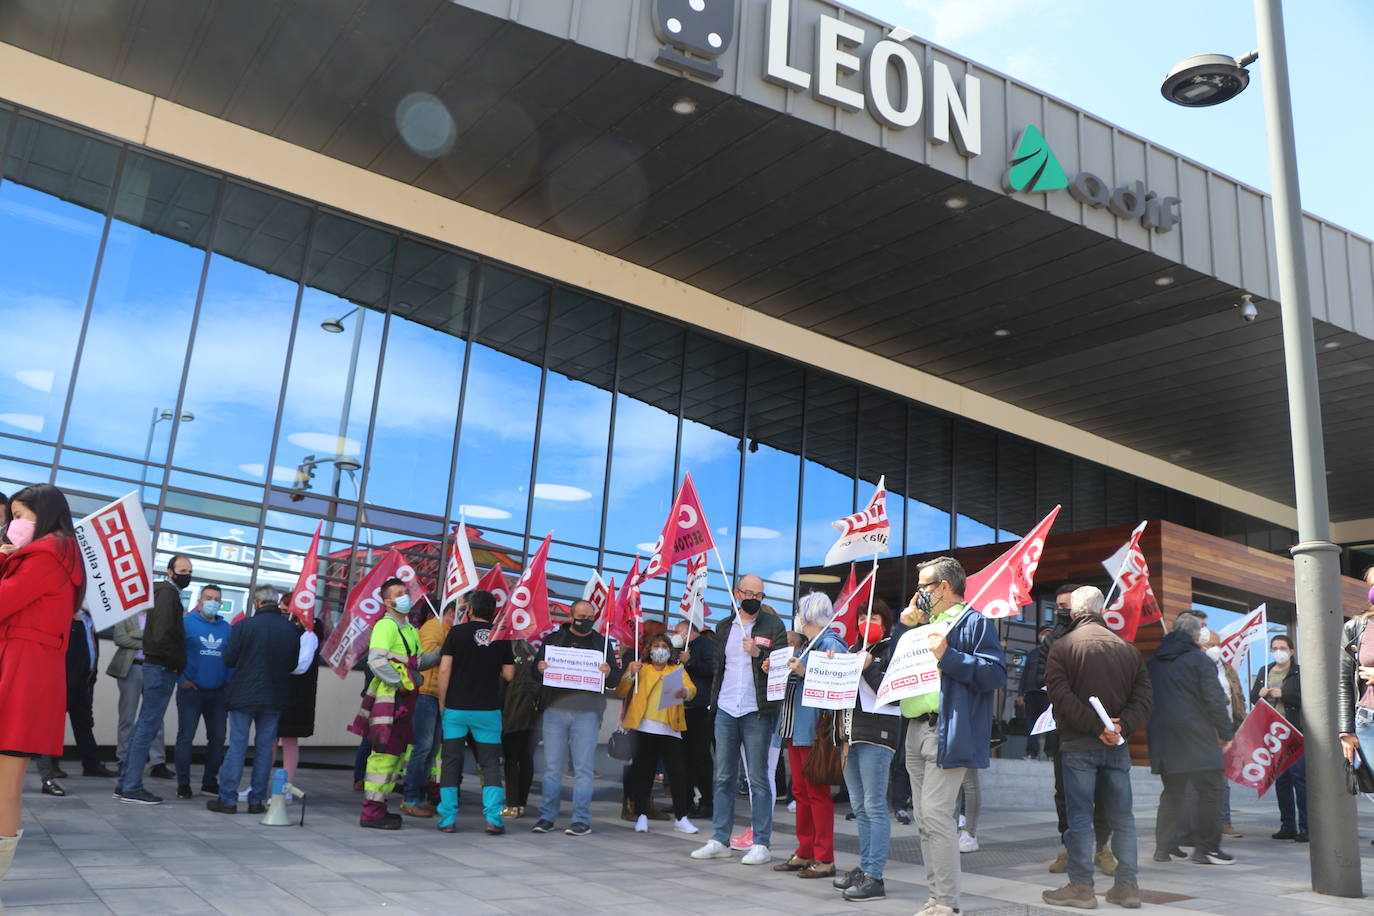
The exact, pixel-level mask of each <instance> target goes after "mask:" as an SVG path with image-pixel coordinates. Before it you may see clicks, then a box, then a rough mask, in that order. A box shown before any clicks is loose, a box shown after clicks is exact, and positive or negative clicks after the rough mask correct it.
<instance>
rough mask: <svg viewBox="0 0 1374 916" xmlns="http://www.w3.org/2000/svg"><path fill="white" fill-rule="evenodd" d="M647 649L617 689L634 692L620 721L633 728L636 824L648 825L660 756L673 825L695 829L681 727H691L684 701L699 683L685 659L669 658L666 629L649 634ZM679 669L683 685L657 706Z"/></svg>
mask: <svg viewBox="0 0 1374 916" xmlns="http://www.w3.org/2000/svg"><path fill="white" fill-rule="evenodd" d="M645 655H646V656H647V657H648V659H649V661H648V662H647V663H646V662H643V661H636V662H631V663H630V667H629V669H628V671H627V672H626V674H627V675H628V676H627V677H624V678H621V681H620V684H619V685H618V686H617V687H616V693H618V694H620V696H622V697H626V696H628V697H629V698H630V702H629V703H627V704H626V706H625V715H624V716H623V717H622V718H621V722H620V724H621V726H622V727H624V728H625V729H626V730H627V731H632V732H634V733H635V755H634V759H633V760H632V761H630V775H629V784H630V786H629V788H630V798H631V799H632V800H633V801H634V803H635V806H636V810H637V811H639V812H641V813H640V815H639V820H637V821H636V822H635V830H636V831H638V832H640V833H647V832H648V830H649V818H648V816H647V815H645V814H644V813H643V812H646V811H648V810H649V797H650V795H651V792H652V789H653V785H654V774H655V773H657V772H658V765H659V763H660V762H661V763H662V764H663V774H664V776H666V777H667V779H668V783H669V787H670V788H671V789H672V793H673V821H674V824H673V828H674V829H675V830H678V831H680V832H682V833H696V832H697V828H696V825H694V824H693V823H692V822H691V821H689V820H688V819H687V811H688V809H690V808H691V807H692V802H691V792H692V786H691V783H690V782H688V781H687V755H686V752H685V751H683V749H682V733H683V732H684V731H686V730H687V715H686V713H685V712H683V708H682V703H683V701H684V700H690V699H691V698H692V697H694V696H696V692H697V688H696V685H695V684H693V683H692V679H691V677H690V676H688V674H687V670H686V669H685V668H684V667H683V666H682V665H674V664H669V662H670V660H671V659H672V657H673V644H672V642H670V641H669V640H668V637H667V636H666V635H664V634H662V633H660V634H659V635H657V636H655V637H653V638H652V639H650V640H649V644H648V645H647V646H646V647H645ZM679 671H680V672H681V673H682V686H681V687H680V688H676V694H677V695H676V696H675V697H672V698H671V703H672V705H670V706H668V708H667V709H659V706H661V705H662V703H661V702H660V700H661V698H662V696H663V685H664V682H665V679H666V678H667V677H668V676H669V675H671V674H673V673H674V672H679Z"/></svg>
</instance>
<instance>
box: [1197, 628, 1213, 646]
mask: <svg viewBox="0 0 1374 916" xmlns="http://www.w3.org/2000/svg"><path fill="white" fill-rule="evenodd" d="M1197 641H1198V644H1199V645H1201V644H1204V643H1209V642H1211V641H1212V631H1211V630H1209V629H1207V628H1206V627H1203V628H1202V631H1201V632H1200V633H1198V634H1197Z"/></svg>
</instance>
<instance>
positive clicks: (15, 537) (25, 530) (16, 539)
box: [5, 518, 33, 547]
mask: <svg viewBox="0 0 1374 916" xmlns="http://www.w3.org/2000/svg"><path fill="white" fill-rule="evenodd" d="M5 537H7V538H9V542H10V543H11V544H13V545H14V546H15V547H27V546H28V545H29V543H30V542H31V541H32V540H33V522H32V521H30V520H29V519H27V518H16V519H14V520H12V521H11V522H10V524H9V527H8V528H6V529H5Z"/></svg>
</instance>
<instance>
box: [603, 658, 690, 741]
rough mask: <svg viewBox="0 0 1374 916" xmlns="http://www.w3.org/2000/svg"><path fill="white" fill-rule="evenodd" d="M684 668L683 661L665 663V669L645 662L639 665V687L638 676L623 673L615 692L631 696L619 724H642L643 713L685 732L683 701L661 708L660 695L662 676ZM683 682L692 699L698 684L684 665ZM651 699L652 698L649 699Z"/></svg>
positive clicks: (636, 726) (625, 725) (674, 729)
mask: <svg viewBox="0 0 1374 916" xmlns="http://www.w3.org/2000/svg"><path fill="white" fill-rule="evenodd" d="M679 668H682V666H681V665H664V666H663V670H662V671H659V670H658V669H657V668H655V667H654V666H653V665H651V664H650V663H648V662H645V663H644V665H643V667H641V668H640V669H639V674H638V675H637V679H638V682H639V689H638V690H636V689H635V681H636V678H635V677H623V678H621V679H620V683H619V684H618V685H616V688H615V692H616V693H617V694H619V695H620V696H622V697H626V696H628V697H629V698H630V702H629V704H628V705H627V706H626V707H625V715H624V716H623V717H622V718H621V720H620V724H621V725H622V726H623V727H624V728H626V729H629V730H631V731H633V730H634V729H636V728H638V727H639V723H641V722H643V721H644V717H645V716H648V717H649V718H650V719H655V720H657V721H659V722H662V723H664V724H666V725H667V726H668V727H669V728H671V729H672V730H673V731H678V732H684V731H686V730H687V714H686V713H685V712H683V706H682V702H685V701H682V702H679V703H677V704H676V705H674V706H669V707H668V708H667V709H663V710H660V709H659V708H658V697H659V694H660V692H661V691H660V690H659V689H658V686H659V683H660V682H661V681H662V680H663V678H664V677H665V676H666V675H668V674H670V673H672V672H674V671H676V670H678V669H679ZM682 686H683V687H684V688H686V690H687V698H686V699H688V700H690V699H691V698H692V697H694V696H696V695H697V686H696V684H693V683H692V676H691V675H690V674H688V673H687V672H686V670H685V669H684V670H683V672H682ZM650 701H652V702H650Z"/></svg>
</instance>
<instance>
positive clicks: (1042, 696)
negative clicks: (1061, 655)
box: [1016, 627, 1054, 760]
mask: <svg viewBox="0 0 1374 916" xmlns="http://www.w3.org/2000/svg"><path fill="white" fill-rule="evenodd" d="M1053 633H1054V630H1053V629H1052V628H1050V627H1045V628H1044V629H1042V630H1041V631H1040V633H1039V634H1038V637H1037V639H1036V643H1035V647H1034V648H1032V649H1031V650H1030V651H1029V652H1027V653H1026V665H1025V668H1024V669H1022V671H1021V690H1020V696H1018V697H1017V698H1016V705H1017V706H1020V707H1021V715H1022V717H1023V718H1024V719H1025V721H1026V757H1027V758H1028V759H1030V760H1038V759H1040V742H1041V739H1040V736H1039V735H1033V734H1031V729H1032V728H1034V727H1035V723H1036V722H1038V721H1039V720H1040V717H1041V716H1042V715H1044V713H1045V710H1046V709H1048V708H1049V705H1050V700H1049V697H1048V696H1047V695H1046V693H1045V659H1046V658H1047V657H1048V656H1049V648H1048V647H1049V646H1050V645H1052V644H1053V643H1052V636H1053Z"/></svg>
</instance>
